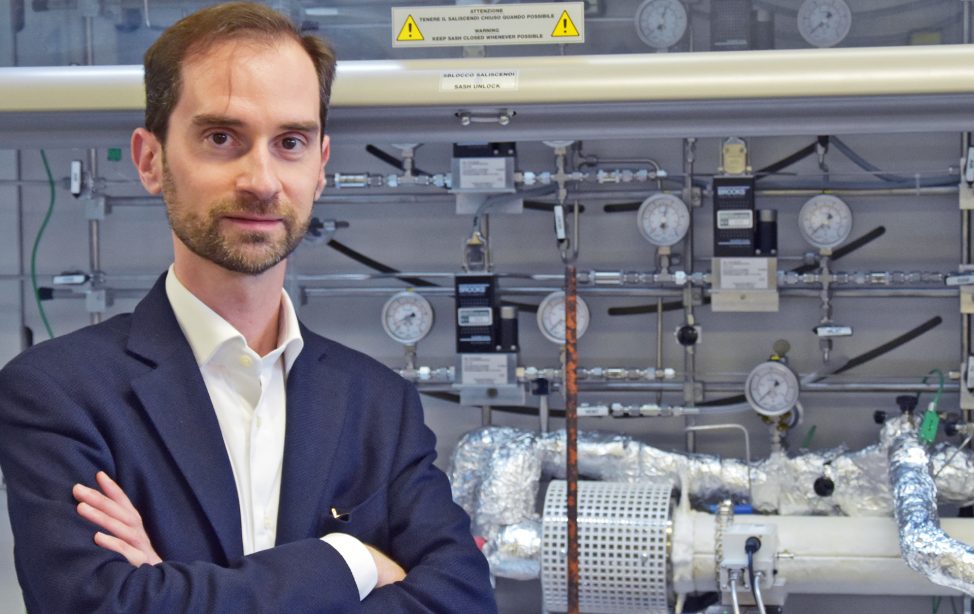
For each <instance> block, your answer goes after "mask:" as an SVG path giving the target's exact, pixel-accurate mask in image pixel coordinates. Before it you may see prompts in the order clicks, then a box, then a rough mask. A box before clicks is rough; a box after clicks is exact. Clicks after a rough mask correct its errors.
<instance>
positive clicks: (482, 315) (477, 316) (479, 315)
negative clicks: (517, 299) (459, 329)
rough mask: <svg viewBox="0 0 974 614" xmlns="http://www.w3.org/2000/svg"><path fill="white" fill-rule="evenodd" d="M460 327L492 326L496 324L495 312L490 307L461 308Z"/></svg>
mask: <svg viewBox="0 0 974 614" xmlns="http://www.w3.org/2000/svg"><path fill="white" fill-rule="evenodd" d="M457 323H458V324H459V325H460V326H490V325H491V324H493V323H494V310H493V309H491V308H490V307H461V308H460V309H457Z"/></svg>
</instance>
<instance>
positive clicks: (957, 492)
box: [930, 443, 974, 505]
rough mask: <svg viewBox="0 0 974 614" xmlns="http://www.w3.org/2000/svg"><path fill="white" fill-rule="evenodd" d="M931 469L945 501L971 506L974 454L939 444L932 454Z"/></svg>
mask: <svg viewBox="0 0 974 614" xmlns="http://www.w3.org/2000/svg"><path fill="white" fill-rule="evenodd" d="M930 467H931V469H932V470H933V475H934V480H935V482H936V483H937V492H938V493H939V494H940V498H941V500H943V501H950V502H952V503H959V504H962V505H964V504H969V503H970V502H971V501H974V452H972V451H971V450H970V448H958V447H956V446H951V445H947V444H944V443H941V444H938V445H937V446H936V447H935V448H934V449H933V452H932V453H931V454H930Z"/></svg>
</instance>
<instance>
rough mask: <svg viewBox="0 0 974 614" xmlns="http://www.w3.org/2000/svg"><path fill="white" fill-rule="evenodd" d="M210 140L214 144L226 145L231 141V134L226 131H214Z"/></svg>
mask: <svg viewBox="0 0 974 614" xmlns="http://www.w3.org/2000/svg"><path fill="white" fill-rule="evenodd" d="M210 142H212V143H213V144H214V145H226V144H227V143H229V142H230V135H229V134H227V133H226V132H214V133H212V134H211V135H210Z"/></svg>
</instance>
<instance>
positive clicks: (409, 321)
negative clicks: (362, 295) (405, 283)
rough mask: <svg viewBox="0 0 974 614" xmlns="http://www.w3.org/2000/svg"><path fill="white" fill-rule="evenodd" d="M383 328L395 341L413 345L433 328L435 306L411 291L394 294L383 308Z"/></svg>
mask: <svg viewBox="0 0 974 614" xmlns="http://www.w3.org/2000/svg"><path fill="white" fill-rule="evenodd" d="M382 328H384V329H385V331H386V334H387V335H389V336H390V337H392V338H393V339H394V340H395V341H398V342H399V343H402V344H403V345H412V344H414V343H416V342H417V341H419V340H420V339H422V338H423V337H425V336H426V335H427V334H428V333H429V332H430V330H431V329H432V328H433V306H432V305H430V304H429V301H427V300H426V299H425V298H423V296H422V295H419V294H416V293H415V292H410V291H409V290H406V291H404V292H400V293H398V294H394V295H393V296H392V298H390V299H389V300H388V301H386V304H385V307H383V308H382Z"/></svg>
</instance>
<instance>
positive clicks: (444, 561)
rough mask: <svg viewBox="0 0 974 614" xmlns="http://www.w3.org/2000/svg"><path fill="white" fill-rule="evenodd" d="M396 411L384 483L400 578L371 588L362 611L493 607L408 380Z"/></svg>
mask: <svg viewBox="0 0 974 614" xmlns="http://www.w3.org/2000/svg"><path fill="white" fill-rule="evenodd" d="M401 415H402V418H401V424H400V426H399V430H398V432H399V442H398V447H397V453H396V455H395V461H394V466H393V467H394V468H393V473H394V475H393V476H392V478H391V481H390V486H389V532H390V537H389V555H390V556H391V558H392V559H393V560H395V561H396V562H397V563H399V564H400V565H401V566H402V567H403V568H404V569H405V570H406V579H405V580H403V581H402V582H397V583H395V584H392V585H389V586H385V587H382V588H379V589H376V590H374V591H373V592H372V593H371V594H370V595H369V596H368V597H366V598H365V600H364V601H363V602H362V611H363V612H374V613H375V614H388V613H389V612H409V613H429V612H443V613H446V612H470V613H477V614H481V613H484V614H490V613H492V612H496V611H497V605H496V604H495V602H494V593H493V589H492V587H491V585H490V573H489V568H488V565H487V560H486V558H484V556H483V554H481V552H480V550H479V549H478V548H477V546H476V544H475V543H474V540H473V537H472V536H471V533H470V519H469V517H468V516H467V514H466V512H464V511H463V509H462V508H460V506H458V505H457V504H455V503H454V502H453V497H452V493H451V490H450V484H449V481H448V480H447V478H446V475H444V473H443V472H442V471H440V470H439V469H438V468H437V467H435V466H434V465H433V461H434V459H435V458H436V452H435V437H434V435H433V433H432V431H430V429H429V428H427V427H426V425H425V424H424V422H423V409H422V405H421V404H420V401H419V395H418V394H417V393H416V389H415V387H413V386H412V385H406V386H404V399H403V412H402V414H401Z"/></svg>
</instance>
